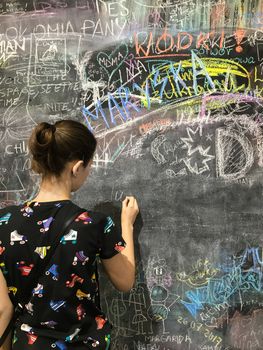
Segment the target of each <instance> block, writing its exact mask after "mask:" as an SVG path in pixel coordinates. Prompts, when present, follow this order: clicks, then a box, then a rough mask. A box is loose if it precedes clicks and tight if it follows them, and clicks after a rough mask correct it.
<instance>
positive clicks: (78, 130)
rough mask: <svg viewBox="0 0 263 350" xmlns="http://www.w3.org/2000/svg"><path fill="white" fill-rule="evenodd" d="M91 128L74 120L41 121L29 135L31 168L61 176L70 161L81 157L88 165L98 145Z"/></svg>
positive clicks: (41, 172)
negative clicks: (50, 122)
mask: <svg viewBox="0 0 263 350" xmlns="http://www.w3.org/2000/svg"><path fill="white" fill-rule="evenodd" d="M96 143H97V142H96V139H95V137H94V135H93V134H92V133H91V132H90V131H89V130H88V128H87V127H86V126H85V125H83V124H82V123H79V122H77V121H74V120H60V121H58V122H56V123H55V125H53V124H49V123H46V122H42V123H40V124H38V125H37V126H36V127H35V128H34V130H33V132H32V134H31V137H30V139H29V150H30V152H31V154H32V169H33V170H34V171H36V172H37V173H39V174H42V175H44V176H46V175H55V176H59V175H60V174H61V173H62V171H63V170H64V169H65V165H66V163H67V162H70V161H73V160H74V161H75V160H81V161H83V165H84V166H85V167H86V166H87V164H88V162H89V161H90V160H91V159H92V157H93V154H94V152H95V149H96Z"/></svg>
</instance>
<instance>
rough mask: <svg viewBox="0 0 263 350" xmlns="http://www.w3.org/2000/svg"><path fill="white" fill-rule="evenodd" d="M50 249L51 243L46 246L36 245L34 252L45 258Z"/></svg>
mask: <svg viewBox="0 0 263 350" xmlns="http://www.w3.org/2000/svg"><path fill="white" fill-rule="evenodd" d="M48 249H50V245H49V246H44V247H36V249H35V250H34V252H35V253H37V254H38V255H39V256H40V259H44V258H45V256H46V255H47V252H48Z"/></svg>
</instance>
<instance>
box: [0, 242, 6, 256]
mask: <svg viewBox="0 0 263 350" xmlns="http://www.w3.org/2000/svg"><path fill="white" fill-rule="evenodd" d="M0 244H2V242H1V241H0ZM4 251H5V247H2V246H1V245H0V255H2V254H3V252H4Z"/></svg>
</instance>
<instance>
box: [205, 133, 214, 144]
mask: <svg viewBox="0 0 263 350" xmlns="http://www.w3.org/2000/svg"><path fill="white" fill-rule="evenodd" d="M212 137H213V135H212V134H207V135H205V139H206V141H211V142H212Z"/></svg>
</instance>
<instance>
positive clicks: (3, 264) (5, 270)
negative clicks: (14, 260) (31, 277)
mask: <svg viewBox="0 0 263 350" xmlns="http://www.w3.org/2000/svg"><path fill="white" fill-rule="evenodd" d="M0 269H1V270H2V272H3V274H4V275H6V274H7V273H8V271H7V269H6V267H5V263H0Z"/></svg>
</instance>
